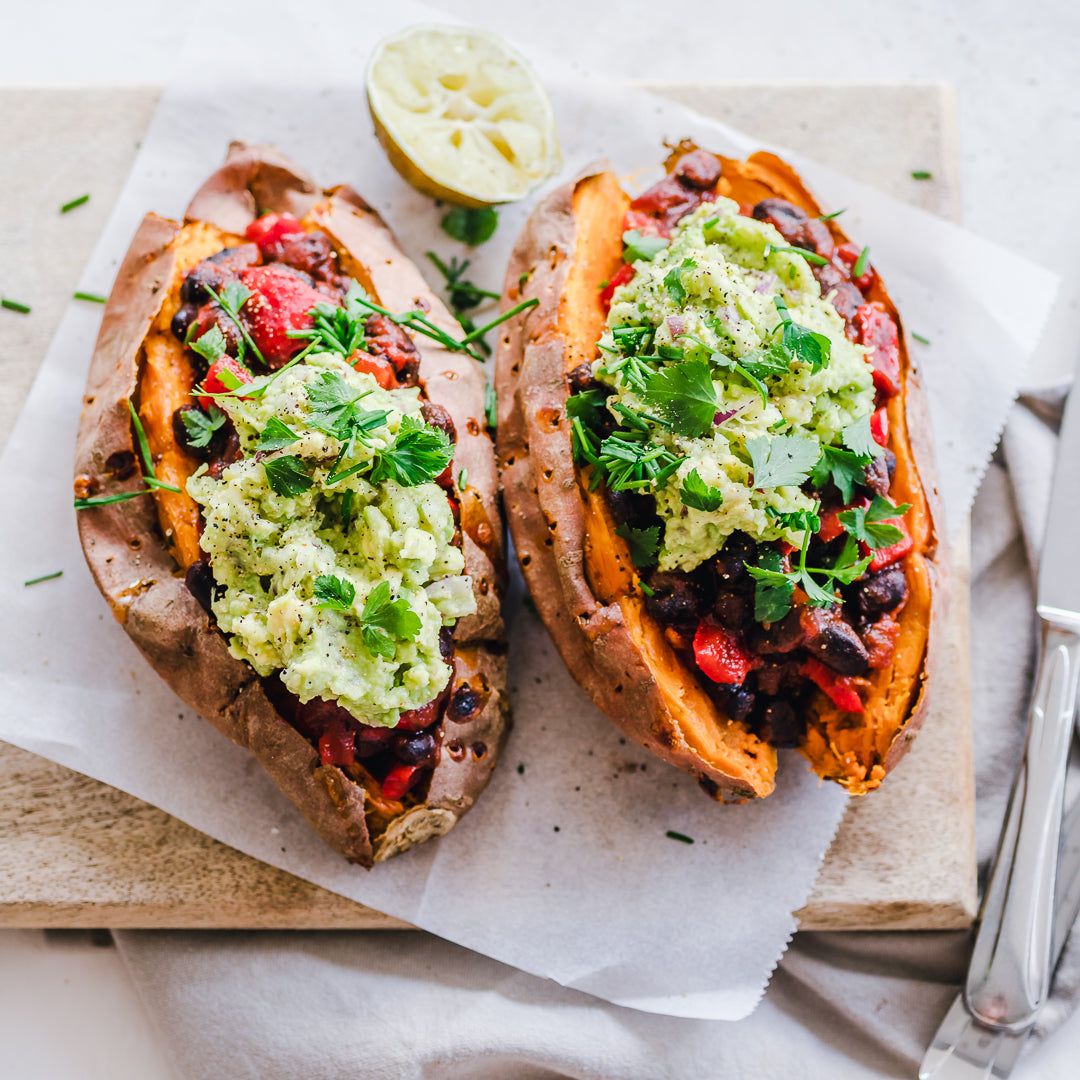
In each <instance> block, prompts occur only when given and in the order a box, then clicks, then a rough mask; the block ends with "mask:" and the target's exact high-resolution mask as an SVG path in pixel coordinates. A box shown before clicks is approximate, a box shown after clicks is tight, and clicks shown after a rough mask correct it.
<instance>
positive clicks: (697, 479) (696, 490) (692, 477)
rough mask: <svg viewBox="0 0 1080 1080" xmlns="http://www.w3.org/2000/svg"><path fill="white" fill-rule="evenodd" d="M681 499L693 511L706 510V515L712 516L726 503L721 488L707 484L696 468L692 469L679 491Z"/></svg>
mask: <svg viewBox="0 0 1080 1080" xmlns="http://www.w3.org/2000/svg"><path fill="white" fill-rule="evenodd" d="M679 498H680V499H682V503H683V506H689V507H690V508H691V509H692V510H704V511H705V513H707V514H711V513H712V512H713V511H714V510H719V509H720V507H721V505H722V504H723V502H724V493H723V492H722V491H721V490H720V489H719V488H715V487H710V486H709V485H708V484H706V483H705V481H704V480H702V479H701V474H700V473H699V472H698V471H697V469H696V468H695V469H691V470H690V473H689V474H688V475H687V477H686V479H685V480H683V484H682V487H681V488H680V489H679Z"/></svg>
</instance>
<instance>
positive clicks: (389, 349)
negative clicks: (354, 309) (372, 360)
mask: <svg viewBox="0 0 1080 1080" xmlns="http://www.w3.org/2000/svg"><path fill="white" fill-rule="evenodd" d="M364 341H365V342H366V343H367V347H368V348H369V349H370V350H371V351H372V353H374V354H375V355H376V356H382V357H385V358H386V359H387V360H389V361H390V363H391V364H393V365H394V370H395V371H397V372H398V373H399V374H400V373H401V372H403V371H407V370H409V369H410V368H411V369H412V370H415V369H416V368H418V367H419V365H420V353H419V352H417V349H416V345H415V344H413V339H412V338H411V337H409V333H408V331H407V330H406V329H405V328H404V327H402V326H399V325H398V324H397V323H396V322H394V320H393V319H388V318H387V317H386V316H385V315H372V316H371V317H370V318H369V319H368V320H367V322H365V323H364Z"/></svg>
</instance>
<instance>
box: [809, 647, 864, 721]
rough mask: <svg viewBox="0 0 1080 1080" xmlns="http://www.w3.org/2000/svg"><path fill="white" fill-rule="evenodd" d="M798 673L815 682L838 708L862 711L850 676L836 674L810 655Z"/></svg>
mask: <svg viewBox="0 0 1080 1080" xmlns="http://www.w3.org/2000/svg"><path fill="white" fill-rule="evenodd" d="M799 673H800V674H801V675H805V676H806V677H807V678H808V679H810V681H811V682H814V683H816V684H817V685H818V687H820V689H821V690H822V691H823V692H824V693H825V694H826V696H827V697H828V698H829V700H830V701H831V702H832V703H833V704H834V705H835V706H836V707H837V708H838V709H843V710H844V712H850V713H861V712H862V711H863V703H862V698H860V697H859V693H858V691H857V690H856V689H855V686H854V684H853V682H852V679H851V677H850V676H847V675H837V674H836V672H835V671H832V670H831V669H830V668H827V667H826V666H825V665H824V664H823V663H822V662H821V661H820V660H815V659H814V658H813V657H812V656H810V657H807V659H805V660H804V661H803V662H802V664H801V665H800V667H799Z"/></svg>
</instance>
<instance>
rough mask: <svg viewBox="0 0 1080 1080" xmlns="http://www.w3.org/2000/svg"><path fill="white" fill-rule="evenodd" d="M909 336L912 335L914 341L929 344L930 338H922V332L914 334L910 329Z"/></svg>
mask: <svg viewBox="0 0 1080 1080" xmlns="http://www.w3.org/2000/svg"><path fill="white" fill-rule="evenodd" d="M911 336H912V337H913V338H914V339H915V340H916V341H918V342H920V343H921V344H923V345H929V344H930V339H929V338H924V337H923V336H922V334H916V333H915V331H914V330H912V331H911Z"/></svg>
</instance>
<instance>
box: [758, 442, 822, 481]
mask: <svg viewBox="0 0 1080 1080" xmlns="http://www.w3.org/2000/svg"><path fill="white" fill-rule="evenodd" d="M746 449H747V452H748V453H749V454H750V461H751V463H752V465H753V469H754V487H756V488H766V487H787V486H794V487H797V486H798V485H799V484H801V483H803V482H804V481H805V480H806V478H807V477H808V476H809V475H810V471H811V470H812V469H813V468H814V464H815V462H816V461H817V460H818V457H819V456H820V453H821V447H820V446H819V445H818V441H817V439H814V438H809V437H807V436H804V435H775V436H773V437H772V438H771V439H770V438H769V437H768V436H767V435H760V436H758V437H757V438H756V439H748V440H747V443H746Z"/></svg>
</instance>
